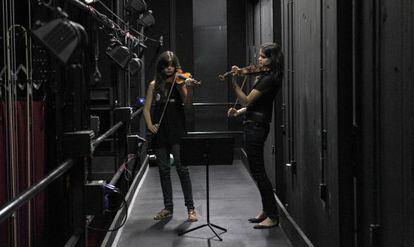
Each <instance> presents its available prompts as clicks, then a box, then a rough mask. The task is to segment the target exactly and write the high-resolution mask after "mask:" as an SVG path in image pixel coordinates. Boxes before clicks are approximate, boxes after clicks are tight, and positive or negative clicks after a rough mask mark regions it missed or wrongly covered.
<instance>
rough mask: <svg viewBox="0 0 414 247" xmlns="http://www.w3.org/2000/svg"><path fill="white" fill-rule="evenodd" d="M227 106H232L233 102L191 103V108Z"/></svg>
mask: <svg viewBox="0 0 414 247" xmlns="http://www.w3.org/2000/svg"><path fill="white" fill-rule="evenodd" d="M228 105H234V102H212V103H208V102H196V103H193V106H228Z"/></svg>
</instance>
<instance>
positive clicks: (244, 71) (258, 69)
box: [219, 65, 270, 81]
mask: <svg viewBox="0 0 414 247" xmlns="http://www.w3.org/2000/svg"><path fill="white" fill-rule="evenodd" d="M269 71H270V68H269V67H265V66H259V65H250V66H247V67H244V68H239V69H237V73H236V74H238V75H258V74H262V73H266V72H269ZM231 75H233V71H227V72H226V73H224V74H222V75H219V79H220V81H224V80H225V79H226V78H227V77H228V76H231Z"/></svg>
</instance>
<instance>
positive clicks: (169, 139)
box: [144, 51, 197, 222]
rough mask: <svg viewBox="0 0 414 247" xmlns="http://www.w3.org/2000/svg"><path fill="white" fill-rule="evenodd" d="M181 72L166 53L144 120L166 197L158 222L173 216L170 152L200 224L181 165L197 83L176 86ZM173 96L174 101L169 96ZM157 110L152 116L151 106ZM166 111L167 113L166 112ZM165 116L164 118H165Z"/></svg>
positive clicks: (189, 81) (188, 203) (192, 217)
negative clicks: (188, 108) (188, 113)
mask: <svg viewBox="0 0 414 247" xmlns="http://www.w3.org/2000/svg"><path fill="white" fill-rule="evenodd" d="M178 69H180V63H179V60H178V58H177V56H176V55H175V54H174V53H173V52H171V51H166V52H164V53H162V54H161V55H160V56H159V58H158V61H157V67H156V75H155V79H154V80H153V81H151V82H150V84H149V86H148V90H147V95H146V99H145V105H144V118H145V122H146V124H147V128H148V129H149V130H150V131H151V133H152V134H153V138H152V141H151V145H152V148H153V149H154V150H155V153H156V156H157V163H158V168H159V174H160V180H161V188H162V193H163V198H164V207H165V208H164V209H162V210H161V211H160V212H159V213H157V214H156V215H155V217H154V219H155V220H163V219H166V218H170V217H172V214H173V193H172V185H171V177H170V168H171V167H170V161H169V160H170V153H172V154H173V157H174V164H175V166H176V169H177V173H178V176H179V178H180V182H181V187H182V189H183V194H184V201H185V206H186V207H187V209H188V221H191V222H193V221H197V214H196V212H195V211H194V201H193V193H192V187H191V180H190V175H189V171H188V168H187V167H185V166H183V165H181V162H180V144H179V143H180V138H181V137H182V136H184V135H185V115H184V107H183V103H184V104H189V103H191V94H192V93H191V92H192V90H191V88H192V87H191V86H192V85H193V84H194V82H195V81H194V80H192V79H187V80H185V82H184V83H181V84H178V83H176V73H177V70H178ZM170 93H171V95H170V98H169V99H168V95H169V94H170ZM152 104H154V109H153V112H152V114H151V105H152ZM165 106H166V108H165ZM164 108H165V112H164ZM163 112H164V115H163V117H162V119H161V115H162V113H163Z"/></svg>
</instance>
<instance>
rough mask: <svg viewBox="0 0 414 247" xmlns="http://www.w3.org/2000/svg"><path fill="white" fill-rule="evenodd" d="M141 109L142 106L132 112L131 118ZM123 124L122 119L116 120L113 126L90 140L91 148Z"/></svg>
mask: <svg viewBox="0 0 414 247" xmlns="http://www.w3.org/2000/svg"><path fill="white" fill-rule="evenodd" d="M142 111H143V107H141V108H139V109H138V110H136V111H135V112H134V113H132V114H131V119H134V118H135V117H136V116H138V114H140V113H141V112H142ZM123 124H124V122H122V121H119V122H117V123H116V124H115V125H114V126H112V127H111V128H110V129H109V130H107V131H106V132H105V133H103V134H102V135H100V136H99V137H97V138H96V139H94V140H92V147H93V150H95V148H96V147H97V146H99V145H100V144H101V143H102V142H103V141H104V140H105V139H106V138H108V137H109V136H111V135H112V134H114V133H115V132H116V131H117V130H118V129H119V128H121V127H122V125H123Z"/></svg>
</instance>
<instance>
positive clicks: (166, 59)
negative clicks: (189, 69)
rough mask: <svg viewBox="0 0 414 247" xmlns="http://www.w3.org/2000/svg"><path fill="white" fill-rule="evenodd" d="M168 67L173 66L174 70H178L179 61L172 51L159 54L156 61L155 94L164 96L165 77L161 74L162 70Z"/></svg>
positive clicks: (179, 66)
mask: <svg viewBox="0 0 414 247" xmlns="http://www.w3.org/2000/svg"><path fill="white" fill-rule="evenodd" d="M168 66H173V67H175V69H176V70H177V69H180V68H181V65H180V61H179V60H178V57H177V56H176V55H175V54H174V53H173V52H172V51H165V52H163V53H161V54H160V56H159V57H158V59H157V67H156V71H155V78H154V80H155V92H157V93H160V95H165V83H166V81H165V80H166V79H167V75H165V74H164V73H163V70H164V69H165V68H167V67H168Z"/></svg>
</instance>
